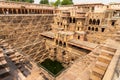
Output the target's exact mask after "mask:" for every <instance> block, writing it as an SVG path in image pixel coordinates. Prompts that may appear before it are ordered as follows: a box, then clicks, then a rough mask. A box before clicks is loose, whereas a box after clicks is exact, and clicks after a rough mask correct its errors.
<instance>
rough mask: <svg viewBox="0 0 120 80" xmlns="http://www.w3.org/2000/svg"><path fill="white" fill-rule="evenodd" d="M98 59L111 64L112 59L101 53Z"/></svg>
mask: <svg viewBox="0 0 120 80" xmlns="http://www.w3.org/2000/svg"><path fill="white" fill-rule="evenodd" d="M98 61H100V62H103V63H106V64H109V63H110V61H111V59H110V58H108V57H106V56H102V55H100V56H99V57H98Z"/></svg>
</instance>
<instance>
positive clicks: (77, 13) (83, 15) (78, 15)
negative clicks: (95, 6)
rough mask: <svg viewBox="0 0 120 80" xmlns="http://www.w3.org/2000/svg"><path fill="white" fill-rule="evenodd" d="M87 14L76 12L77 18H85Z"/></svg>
mask: <svg viewBox="0 0 120 80" xmlns="http://www.w3.org/2000/svg"><path fill="white" fill-rule="evenodd" d="M85 14H86V13H85V12H76V18H83V19H84V18H85Z"/></svg>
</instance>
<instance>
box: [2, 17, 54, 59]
mask: <svg viewBox="0 0 120 80" xmlns="http://www.w3.org/2000/svg"><path fill="white" fill-rule="evenodd" d="M52 22H53V15H6V16H0V39H3V40H5V41H6V42H7V43H9V45H11V46H12V48H13V49H16V50H18V51H19V52H21V53H24V54H25V55H26V54H29V56H30V57H32V58H33V59H34V60H37V58H38V57H39V58H40V57H42V56H39V55H40V53H41V54H42V52H44V53H45V51H46V50H45V45H44V40H43V38H42V37H41V35H40V33H41V32H44V31H49V30H50V29H51V23H52ZM36 56H37V57H36Z"/></svg>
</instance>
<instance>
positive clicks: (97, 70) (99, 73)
mask: <svg viewBox="0 0 120 80" xmlns="http://www.w3.org/2000/svg"><path fill="white" fill-rule="evenodd" d="M100 49H101V53H100V55H99V56H98V58H97V61H96V64H95V66H94V68H93V69H92V74H91V75H90V80H102V78H103V77H104V74H105V72H106V70H107V68H108V65H109V63H110V62H111V60H112V58H113V56H114V53H115V51H116V49H113V48H110V47H109V46H106V45H101V48H100Z"/></svg>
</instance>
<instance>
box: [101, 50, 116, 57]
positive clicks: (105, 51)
mask: <svg viewBox="0 0 120 80" xmlns="http://www.w3.org/2000/svg"><path fill="white" fill-rule="evenodd" d="M101 52H103V53H106V54H109V55H111V56H113V55H114V54H115V53H114V52H110V51H107V50H101Z"/></svg>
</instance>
